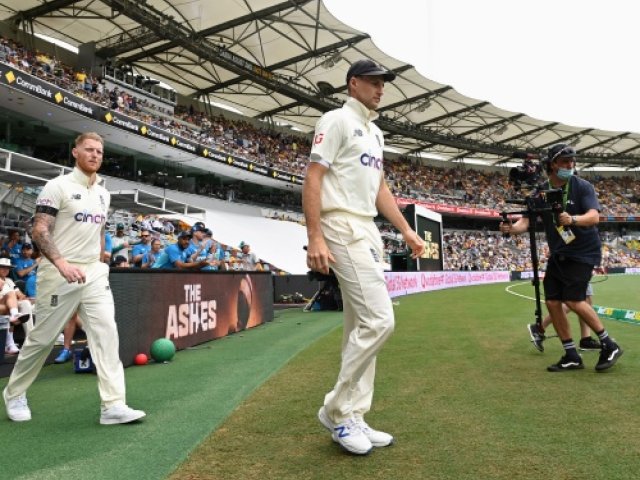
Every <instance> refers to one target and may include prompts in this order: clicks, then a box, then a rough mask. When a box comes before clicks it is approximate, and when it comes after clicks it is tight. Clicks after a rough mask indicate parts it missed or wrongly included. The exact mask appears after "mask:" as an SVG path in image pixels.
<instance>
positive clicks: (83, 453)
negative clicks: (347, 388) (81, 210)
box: [0, 276, 640, 480]
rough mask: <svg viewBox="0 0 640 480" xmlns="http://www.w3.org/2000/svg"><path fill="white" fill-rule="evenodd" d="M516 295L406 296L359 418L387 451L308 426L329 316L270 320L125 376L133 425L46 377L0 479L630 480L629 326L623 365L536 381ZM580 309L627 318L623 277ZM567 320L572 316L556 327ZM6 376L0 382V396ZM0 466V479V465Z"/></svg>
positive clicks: (539, 370)
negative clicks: (391, 439) (350, 450)
mask: <svg viewBox="0 0 640 480" xmlns="http://www.w3.org/2000/svg"><path fill="white" fill-rule="evenodd" d="M507 286H511V287H512V289H513V290H514V291H517V292H518V293H520V294H524V295H527V294H528V295H532V293H533V288H532V287H531V285H530V284H526V283H524V284H515V283H514V284H497V285H489V286H478V287H467V288H458V289H451V290H443V291H438V292H432V293H426V294H419V295H411V296H408V297H404V298H400V299H399V300H398V305H397V306H396V307H395V309H396V315H397V327H396V332H395V333H394V335H393V337H392V339H391V340H390V341H389V343H388V344H387V345H386V346H385V348H384V350H383V352H382V353H381V355H380V357H379V363H378V376H377V384H376V395H375V403H374V407H373V410H372V412H371V413H370V415H369V416H368V418H367V420H368V421H369V423H370V424H372V425H373V426H375V427H377V428H381V429H386V430H388V431H390V432H392V433H393V434H394V435H395V436H396V439H397V442H396V444H395V445H394V446H393V447H390V448H385V449H376V450H375V451H374V452H373V453H372V454H371V455H369V456H367V457H363V458H361V457H354V456H349V455H347V454H345V453H343V452H342V451H341V450H340V449H339V448H338V447H337V446H336V445H335V444H334V443H333V442H332V441H331V438H330V435H329V433H328V432H326V431H325V430H324V429H323V428H322V427H321V426H320V424H319V423H318V421H317V420H316V412H317V410H318V408H319V407H320V405H321V402H322V398H323V396H324V394H325V393H326V392H327V391H328V390H329V389H330V388H331V387H332V384H333V382H334V381H335V377H336V374H337V370H338V362H339V353H340V352H339V346H340V338H341V330H340V328H339V325H340V315H339V314H337V313H308V314H305V313H301V312H300V311H298V310H296V311H287V312H283V313H280V314H279V316H278V318H277V319H276V321H275V322H274V323H272V324H270V325H267V326H265V327H260V328H257V329H253V330H252V331H248V332H244V333H243V334H242V335H235V336H232V337H230V338H229V339H223V340H217V341H214V342H211V343H210V344H207V345H206V346H205V348H200V349H194V350H188V351H184V352H179V353H178V354H177V356H176V358H175V360H174V361H173V362H172V363H171V364H169V365H150V366H147V367H132V368H129V369H127V383H128V388H129V397H130V400H131V403H132V404H133V405H134V406H136V407H141V408H144V409H146V410H147V411H148V413H149V416H148V418H147V420H146V421H145V422H143V423H141V424H138V425H131V426H117V427H101V426H99V425H98V423H97V421H98V413H97V408H96V406H97V401H98V400H97V392H96V387H95V378H94V377H92V376H88V375H75V374H72V373H70V372H71V369H70V367H69V368H67V367H68V366H62V367H61V366H52V367H46V368H45V369H44V371H43V374H42V375H41V377H40V378H39V380H38V381H37V382H36V383H35V384H34V386H33V388H32V389H31V391H30V399H31V404H32V408H33V410H34V420H33V421H32V422H29V423H28V424H22V425H20V424H13V423H11V422H9V421H6V420H4V421H0V439H2V440H0V441H1V442H2V447H3V459H4V460H3V465H2V467H1V468H0V478H2V479H4V478H7V479H14V478H16V479H18V478H19V479H40V478H52V479H59V478H65V479H76V478H77V479H80V478H91V479H129V478H131V479H162V478H167V477H168V478H170V479H171V480H178V479H180V480H182V479H243V480H249V479H323V480H324V479H328V478H330V479H358V478H367V479H409V480H412V479H474V480H477V479H480V480H482V479H513V478H518V479H535V480H539V479H543V478H559V479H582V478H589V479H596V480H597V479H632V478H633V479H635V478H637V476H638V473H637V472H638V471H640V439H639V437H638V432H639V431H640V415H639V414H638V410H639V408H640V407H638V404H639V402H638V388H637V382H638V372H640V356H639V355H638V354H637V353H636V352H638V351H640V336H639V333H640V330H639V328H640V327H639V326H637V325H633V324H627V323H622V322H616V321H608V322H606V326H607V328H608V329H609V330H610V332H611V334H612V336H613V337H614V338H616V339H617V340H618V341H619V343H620V344H621V345H622V347H623V348H624V349H625V354H624V356H623V357H622V359H621V360H620V362H619V364H618V365H616V366H615V367H614V368H613V369H612V370H611V371H609V372H606V373H596V372H595V371H594V370H593V366H594V365H595V362H596V360H597V353H595V352H587V353H585V354H584V355H583V357H584V359H585V365H586V367H587V368H586V369H585V370H582V371H574V372H565V373H557V374H552V373H548V372H546V370H545V369H546V366H547V365H549V364H551V363H554V362H556V361H557V360H558V358H559V357H560V356H561V354H562V350H561V346H560V344H559V342H558V340H557V339H550V340H549V341H548V342H547V343H546V352H545V353H543V354H541V353H539V352H538V351H536V350H535V349H534V348H533V347H532V346H531V344H530V342H529V338H528V334H527V332H526V329H525V325H526V324H527V323H529V322H531V321H533V307H534V303H533V302H532V301H531V300H527V299H525V298H522V297H516V296H514V295H510V294H509V293H507V292H506V291H505V288H506V287H507ZM594 287H595V297H594V302H595V303H596V304H598V305H605V306H609V307H615V308H629V309H636V310H638V309H640V301H639V300H638V292H639V291H640V276H627V277H611V278H609V279H608V280H607V281H605V282H602V283H597V284H595V285H594ZM572 322H573V324H575V323H576V322H575V320H572ZM5 384H6V379H2V380H0V387H4V385H5ZM6 465H8V466H6Z"/></svg>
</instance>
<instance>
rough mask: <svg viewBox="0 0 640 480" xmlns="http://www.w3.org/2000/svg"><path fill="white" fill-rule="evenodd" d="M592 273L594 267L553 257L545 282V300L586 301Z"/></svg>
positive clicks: (550, 260)
mask: <svg viewBox="0 0 640 480" xmlns="http://www.w3.org/2000/svg"><path fill="white" fill-rule="evenodd" d="M592 272H593V265H589V264H588V263H582V262H576V261H575V260H570V259H567V258H564V257H558V256H555V255H552V256H551V258H550V259H549V263H548V264H547V272H546V274H545V276H544V282H543V285H544V296H545V299H546V300H562V301H563V302H564V301H566V300H568V301H574V302H580V301H582V300H585V299H586V298H587V286H588V285H589V281H590V280H591V275H592Z"/></svg>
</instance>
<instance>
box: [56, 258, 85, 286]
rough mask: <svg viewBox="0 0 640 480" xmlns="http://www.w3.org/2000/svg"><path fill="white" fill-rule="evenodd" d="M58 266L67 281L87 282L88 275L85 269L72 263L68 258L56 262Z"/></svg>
mask: <svg viewBox="0 0 640 480" xmlns="http://www.w3.org/2000/svg"><path fill="white" fill-rule="evenodd" d="M56 267H57V268H58V271H59V272H60V275H62V276H63V277H64V278H65V280H66V281H67V283H75V282H78V283H85V282H86V281H87V276H86V275H85V273H84V271H83V270H82V269H81V268H80V267H77V266H75V265H72V264H70V263H69V262H67V261H66V260H60V261H58V262H57V263H56Z"/></svg>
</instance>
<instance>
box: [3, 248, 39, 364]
mask: <svg viewBox="0 0 640 480" xmlns="http://www.w3.org/2000/svg"><path fill="white" fill-rule="evenodd" d="M12 268H13V265H12V264H11V259H9V258H6V257H3V258H0V315H8V316H9V321H10V324H11V325H10V327H9V331H8V332H7V339H6V341H5V345H4V352H5V353H7V354H9V355H14V354H16V353H18V352H20V349H19V348H18V346H17V345H16V344H15V341H14V340H13V329H14V327H15V326H16V325H20V324H24V325H25V329H26V330H29V329H30V326H31V325H32V322H31V321H30V320H31V302H29V301H28V300H27V299H26V297H25V296H24V294H23V293H22V292H21V291H20V290H19V289H18V287H16V284H15V283H13V280H11V279H10V278H9V272H10V271H11V269H12ZM27 322H29V323H27Z"/></svg>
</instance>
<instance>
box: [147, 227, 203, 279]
mask: <svg viewBox="0 0 640 480" xmlns="http://www.w3.org/2000/svg"><path fill="white" fill-rule="evenodd" d="M190 242H191V232H190V231H188V230H185V231H182V232H180V233H179V234H178V241H177V242H176V243H174V244H172V245H169V246H168V247H167V248H165V249H164V254H163V255H160V258H159V259H158V260H156V263H154V264H153V268H174V269H181V270H199V269H201V268H202V267H204V266H206V265H208V262H207V261H206V260H199V261H191V260H190V259H188V258H187V253H188V249H189V243H190Z"/></svg>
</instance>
